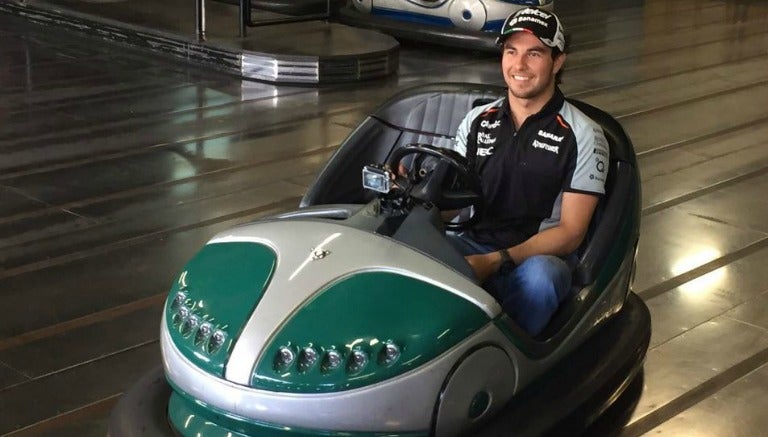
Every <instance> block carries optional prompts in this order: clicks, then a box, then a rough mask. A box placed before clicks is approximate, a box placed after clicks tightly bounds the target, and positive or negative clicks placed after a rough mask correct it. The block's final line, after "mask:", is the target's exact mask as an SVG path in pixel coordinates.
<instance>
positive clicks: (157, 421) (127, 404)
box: [107, 366, 175, 437]
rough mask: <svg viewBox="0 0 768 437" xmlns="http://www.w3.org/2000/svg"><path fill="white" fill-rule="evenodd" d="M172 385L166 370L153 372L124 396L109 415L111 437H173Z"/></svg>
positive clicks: (109, 433)
mask: <svg viewBox="0 0 768 437" xmlns="http://www.w3.org/2000/svg"><path fill="white" fill-rule="evenodd" d="M170 396H171V386H169V385H168V382H167V381H166V380H165V373H163V367H162V366H158V367H156V368H155V369H152V370H151V371H150V372H148V373H147V374H146V375H144V376H143V377H142V378H141V379H139V381H138V382H136V384H134V385H133V386H132V387H131V388H130V390H128V391H127V392H125V393H124V394H123V397H122V398H120V402H118V403H117V405H116V406H115V408H114V409H113V410H112V414H111V415H110V416H109V425H108V428H107V435H108V436H109V437H139V436H141V437H161V436H162V437H165V436H173V435H175V434H174V432H173V431H172V430H171V425H170V424H169V423H168V399H169V398H170Z"/></svg>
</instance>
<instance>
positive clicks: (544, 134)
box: [539, 130, 563, 143]
mask: <svg viewBox="0 0 768 437" xmlns="http://www.w3.org/2000/svg"><path fill="white" fill-rule="evenodd" d="M539 136H540V137H542V138H547V139H550V140H552V141H555V142H557V143H560V142H562V141H563V136H557V135H555V134H553V133H552V132H545V131H543V130H539Z"/></svg>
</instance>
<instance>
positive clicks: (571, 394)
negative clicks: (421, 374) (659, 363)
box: [472, 293, 651, 437]
mask: <svg viewBox="0 0 768 437" xmlns="http://www.w3.org/2000/svg"><path fill="white" fill-rule="evenodd" d="M650 340H651V316H650V313H649V311H648V307H647V306H646V305H645V303H644V302H643V301H642V300H641V299H640V298H639V297H638V296H637V295H635V294H634V293H630V294H629V297H628V298H627V301H626V302H625V303H624V306H623V308H622V310H621V311H620V312H619V313H617V314H616V315H614V317H612V318H611V319H610V320H609V321H607V322H606V323H604V324H603V325H602V326H601V327H600V329H599V331H598V332H596V333H595V334H594V335H593V336H592V337H590V338H589V339H588V340H587V341H586V342H585V343H584V344H583V345H582V346H581V347H579V348H578V349H577V350H576V351H574V352H573V353H571V354H570V355H569V356H567V357H566V358H565V359H564V360H563V361H562V362H560V363H558V364H557V365H556V366H555V367H554V368H553V369H552V370H550V371H549V372H547V374H546V375H544V377H542V378H541V379H540V380H539V381H538V382H536V383H534V384H532V385H530V386H529V387H527V388H526V389H525V390H523V391H522V392H521V393H519V394H517V395H515V397H514V398H513V400H512V401H511V402H510V404H509V405H508V406H506V407H505V408H504V410H502V411H501V412H500V414H499V415H497V416H496V417H495V418H493V419H492V420H491V421H490V422H489V423H487V424H486V425H485V426H483V427H482V428H481V429H479V430H477V431H475V432H474V433H472V435H473V436H475V437H498V436H505V435H509V433H510V430H514V435H515V436H516V437H519V436H540V435H579V434H580V432H582V431H583V430H584V429H586V428H587V427H588V426H589V425H590V424H592V423H593V422H594V421H595V420H596V419H597V418H598V417H599V416H600V415H601V414H603V412H604V411H605V410H606V409H608V408H609V407H610V406H611V405H612V404H614V402H616V401H617V400H618V399H619V397H620V396H621V395H622V393H624V392H625V390H626V389H627V388H628V387H629V386H630V385H631V384H632V383H633V381H634V380H635V379H636V378H637V377H638V376H640V375H641V374H642V367H643V362H644V361H645V354H646V352H647V350H648V345H649V343H650ZM616 425H617V426H621V425H623V424H616ZM557 430H560V431H562V432H565V434H562V433H561V432H559V431H557Z"/></svg>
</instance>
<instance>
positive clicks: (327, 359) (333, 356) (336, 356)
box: [320, 349, 342, 372]
mask: <svg viewBox="0 0 768 437" xmlns="http://www.w3.org/2000/svg"><path fill="white" fill-rule="evenodd" d="M341 362H342V358H341V354H340V353H339V351H337V350H335V349H331V350H329V351H328V352H326V353H325V356H324V357H323V363H322V364H321V365H320V367H321V369H322V370H323V371H324V372H330V371H333V370H336V369H338V368H339V367H340V366H341Z"/></svg>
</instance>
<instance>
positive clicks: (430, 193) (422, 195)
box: [386, 144, 485, 231]
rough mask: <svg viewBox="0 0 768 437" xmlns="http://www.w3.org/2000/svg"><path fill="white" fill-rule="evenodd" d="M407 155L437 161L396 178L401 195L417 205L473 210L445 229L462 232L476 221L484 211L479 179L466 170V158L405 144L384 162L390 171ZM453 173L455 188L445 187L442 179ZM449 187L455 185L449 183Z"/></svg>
mask: <svg viewBox="0 0 768 437" xmlns="http://www.w3.org/2000/svg"><path fill="white" fill-rule="evenodd" d="M410 155H421V156H432V157H435V158H437V159H438V162H437V164H436V165H435V166H434V168H433V169H431V170H430V169H424V168H422V169H418V168H417V169H413V170H412V171H411V172H409V174H408V176H407V177H403V176H398V178H397V180H396V183H397V184H398V185H400V186H401V187H402V188H403V193H404V195H405V196H407V197H410V198H411V199H415V200H416V201H421V202H430V203H432V204H434V205H435V206H437V208H438V209H440V210H443V211H450V210H457V209H463V208H466V207H469V206H472V207H473V210H474V214H472V216H471V217H470V218H469V219H467V220H464V221H461V222H446V223H445V227H446V229H449V230H452V231H458V230H464V229H467V228H469V227H471V226H472V225H474V224H475V223H477V222H478V221H479V220H480V217H482V214H483V212H484V210H485V201H484V199H483V190H482V187H481V185H480V177H479V176H478V175H477V172H475V170H474V169H473V168H470V166H469V163H468V162H467V159H466V158H465V157H463V156H461V155H459V154H458V153H457V152H455V151H453V150H449V149H444V148H442V147H435V146H432V145H430V144H408V145H406V146H403V147H400V148H398V149H396V150H395V151H394V152H392V154H391V155H390V157H389V159H388V160H387V163H386V164H387V166H388V167H389V168H391V169H395V171H397V169H399V168H400V163H401V162H402V161H403V158H405V157H406V156H410ZM450 170H453V171H454V174H455V178H456V180H455V181H454V180H452V181H451V182H458V186H459V188H446V187H445V185H446V179H445V178H446V176H447V175H449V171H450ZM452 185H456V184H455V183H453V184H452Z"/></svg>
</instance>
